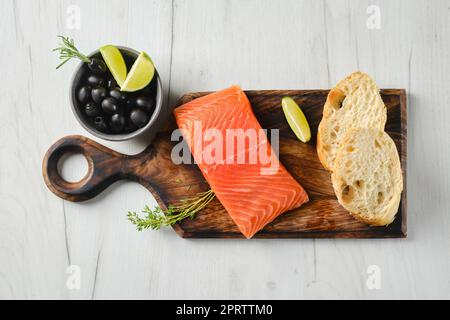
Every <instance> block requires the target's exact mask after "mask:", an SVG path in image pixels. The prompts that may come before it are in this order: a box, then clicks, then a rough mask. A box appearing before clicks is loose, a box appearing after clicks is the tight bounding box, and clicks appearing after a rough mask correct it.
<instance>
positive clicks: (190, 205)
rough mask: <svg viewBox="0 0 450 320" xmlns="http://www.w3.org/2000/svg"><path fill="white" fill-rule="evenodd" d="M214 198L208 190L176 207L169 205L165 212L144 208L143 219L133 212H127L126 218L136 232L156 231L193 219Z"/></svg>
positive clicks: (181, 202) (157, 208) (159, 209)
mask: <svg viewBox="0 0 450 320" xmlns="http://www.w3.org/2000/svg"><path fill="white" fill-rule="evenodd" d="M214 197H215V194H214V192H213V191H212V190H211V189H210V190H208V191H206V192H202V193H199V194H197V196H195V197H193V198H190V199H184V200H181V201H180V202H179V203H178V204H176V205H170V206H169V207H168V208H167V210H166V211H163V210H161V208H160V207H155V208H154V209H153V210H152V209H150V208H149V207H148V206H145V207H144V209H143V210H142V213H143V214H145V216H144V217H140V216H139V215H138V214H137V213H136V212H134V211H129V212H128V214H127V217H128V220H130V221H131V223H132V224H134V225H136V229H137V230H138V231H142V230H143V229H149V228H151V229H153V230H158V229H159V228H161V227H162V226H170V225H173V224H175V223H177V222H180V221H182V220H184V219H186V218H191V219H193V218H194V217H195V214H196V213H197V212H199V211H200V210H202V209H203V208H204V207H206V206H207V205H208V203H210V202H211V200H212V199H214Z"/></svg>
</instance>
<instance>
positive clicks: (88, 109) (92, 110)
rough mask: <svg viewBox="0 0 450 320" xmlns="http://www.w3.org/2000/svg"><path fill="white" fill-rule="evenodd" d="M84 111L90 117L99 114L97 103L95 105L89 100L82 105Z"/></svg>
mask: <svg viewBox="0 0 450 320" xmlns="http://www.w3.org/2000/svg"><path fill="white" fill-rule="evenodd" d="M84 113H86V115H87V116H88V117H90V118H93V117H96V116H98V115H99V114H100V110H99V108H98V107H97V105H95V104H94V103H92V102H89V103H88V104H86V105H85V106H84Z"/></svg>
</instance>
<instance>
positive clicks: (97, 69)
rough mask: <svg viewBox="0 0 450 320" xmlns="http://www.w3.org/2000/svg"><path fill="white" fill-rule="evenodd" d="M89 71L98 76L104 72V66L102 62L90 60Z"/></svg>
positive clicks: (94, 59)
mask: <svg viewBox="0 0 450 320" xmlns="http://www.w3.org/2000/svg"><path fill="white" fill-rule="evenodd" d="M88 67H89V69H91V71H92V72H94V73H97V74H100V73H105V72H106V64H105V62H103V60H100V59H97V58H92V59H91V61H90V62H89V63H88Z"/></svg>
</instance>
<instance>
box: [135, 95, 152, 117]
mask: <svg viewBox="0 0 450 320" xmlns="http://www.w3.org/2000/svg"><path fill="white" fill-rule="evenodd" d="M136 105H137V106H138V107H139V108H141V109H142V110H144V111H145V112H147V113H151V112H153V107H154V103H153V99H151V98H148V97H143V96H141V97H138V98H137V99H136Z"/></svg>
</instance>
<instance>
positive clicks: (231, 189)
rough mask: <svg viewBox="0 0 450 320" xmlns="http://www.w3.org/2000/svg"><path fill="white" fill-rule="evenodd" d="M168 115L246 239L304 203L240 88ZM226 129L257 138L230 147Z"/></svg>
mask: <svg viewBox="0 0 450 320" xmlns="http://www.w3.org/2000/svg"><path fill="white" fill-rule="evenodd" d="M174 114H175V119H176V122H177V124H178V127H179V128H180V130H181V133H182V135H183V138H184V140H185V141H186V143H187V144H188V146H189V149H190V151H191V153H192V154H193V156H194V159H195V162H196V163H197V164H198V166H199V168H200V170H201V172H202V173H203V175H204V177H205V179H206V180H207V181H208V183H209V185H210V187H211V189H212V190H213V191H214V193H215V194H216V196H217V198H218V199H219V201H220V202H221V203H222V205H223V206H224V208H225V209H226V211H227V212H228V213H229V215H230V216H231V218H232V219H233V221H234V222H235V223H236V225H237V226H238V228H239V230H240V231H241V232H242V234H243V235H244V236H245V237H246V238H251V237H252V236H253V235H254V234H255V233H257V232H258V231H259V230H261V229H262V228H264V226H265V225H267V224H268V223H270V222H271V221H273V220H274V219H275V218H276V217H278V216H279V215H280V214H282V213H284V212H286V211H288V210H291V209H295V208H298V207H299V206H301V205H302V204H303V203H304V202H307V201H308V195H307V194H306V192H305V190H304V189H303V188H302V187H301V186H300V184H299V183H298V182H297V181H295V180H294V178H292V176H291V175H290V174H289V172H288V171H287V170H286V169H285V168H284V166H283V165H282V164H281V163H280V162H279V160H278V158H277V157H276V156H275V153H274V152H273V150H272V148H271V146H270V143H269V141H268V139H267V136H266V135H265V134H264V132H263V131H261V130H262V128H261V126H260V124H259V123H258V120H257V119H256V117H255V115H254V114H253V111H252V108H251V105H250V102H249V100H248V98H247V96H246V95H245V93H244V92H243V91H242V90H241V88H240V87H238V86H232V87H230V88H228V89H224V90H221V91H217V92H214V93H211V94H208V95H206V96H203V97H200V98H198V99H195V100H192V101H190V102H188V103H186V104H184V105H182V106H180V107H178V108H176V109H175V110H174ZM230 129H234V131H233V130H230ZM247 130H248V131H247ZM230 131H233V132H239V131H240V132H241V133H242V132H253V131H254V132H258V133H259V132H263V134H257V137H258V139H257V140H255V139H251V138H250V136H251V135H250V134H249V136H248V138H247V139H245V143H243V144H241V145H240V146H239V143H238V142H237V138H236V139H235V140H232V141H233V144H231V143H230V141H231V139H228V138H227V133H228V134H229V132H230ZM218 135H221V136H222V139H219V138H220V137H219V136H218ZM253 137H254V136H253ZM234 138H235V137H234ZM230 146H232V147H231V148H230ZM213 147H215V148H213ZM220 147H221V148H222V152H220V150H219V149H220ZM218 150H219V151H218ZM255 150H258V152H261V150H265V151H266V152H265V154H266V155H267V157H266V158H264V157H256V159H255ZM261 154H264V152H262V153H261ZM268 159H270V162H268ZM212 160H214V161H212Z"/></svg>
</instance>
